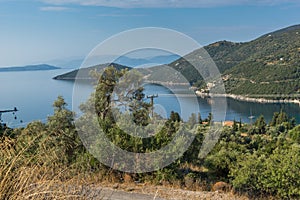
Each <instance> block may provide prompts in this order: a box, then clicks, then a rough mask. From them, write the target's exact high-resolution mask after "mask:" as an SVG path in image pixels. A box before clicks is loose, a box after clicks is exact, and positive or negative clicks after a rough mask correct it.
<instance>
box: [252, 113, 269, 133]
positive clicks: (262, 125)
mask: <svg viewBox="0 0 300 200" xmlns="http://www.w3.org/2000/svg"><path fill="white" fill-rule="evenodd" d="M254 125H255V126H256V127H257V133H258V134H265V133H266V127H267V123H266V121H265V118H264V116H263V115H261V116H259V118H258V119H257V120H256V122H255V123H254Z"/></svg>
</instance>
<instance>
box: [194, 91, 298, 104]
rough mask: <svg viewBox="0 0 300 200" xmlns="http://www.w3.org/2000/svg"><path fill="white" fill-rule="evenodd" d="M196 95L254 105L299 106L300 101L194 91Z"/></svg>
mask: <svg viewBox="0 0 300 200" xmlns="http://www.w3.org/2000/svg"><path fill="white" fill-rule="evenodd" d="M196 95H197V96H199V97H227V98H232V99H235V100H239V101H246V102H255V103H295V104H298V105H299V106H300V100H298V99H279V100H276V99H265V98H253V97H247V96H242V95H235V94H210V93H203V92H200V91H196Z"/></svg>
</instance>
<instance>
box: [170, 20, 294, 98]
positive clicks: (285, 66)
mask: <svg viewBox="0 0 300 200" xmlns="http://www.w3.org/2000/svg"><path fill="white" fill-rule="evenodd" d="M204 49H205V50H206V51H207V52H208V53H209V55H210V56H211V58H212V59H213V60H214V61H215V63H216V65H217V66H218V68H219V70H220V72H221V73H222V75H223V79H224V83H225V88H226V92H227V93H231V94H241V95H249V96H255V97H258V96H265V95H266V96H268V95H271V96H272V98H282V97H281V96H291V95H297V94H299V93H300V25H296V26H291V27H288V28H285V29H281V30H278V31H275V32H272V33H268V34H265V35H263V36H261V37H259V38H257V39H255V40H253V41H250V42H245V43H233V42H228V41H220V42H216V43H214V44H211V45H208V46H206V47H204ZM201 51H202V50H201V49H199V50H196V51H195V52H192V53H191V54H190V55H187V56H188V57H189V58H195V59H197V58H198V56H200V55H201ZM170 66H171V67H173V68H174V69H176V70H178V71H179V72H181V73H182V74H183V75H184V76H185V77H187V78H188V80H190V82H191V83H194V84H195V83H196V82H197V83H196V85H197V86H199V87H202V88H203V87H205V85H206V83H204V82H203V81H201V80H202V77H201V76H200V74H199V73H198V72H197V71H196V70H195V69H193V67H192V66H191V65H190V63H188V62H187V61H186V60H185V59H184V58H181V59H179V60H177V61H174V62H173V63H171V64H170Z"/></svg>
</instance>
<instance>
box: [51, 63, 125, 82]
mask: <svg viewBox="0 0 300 200" xmlns="http://www.w3.org/2000/svg"><path fill="white" fill-rule="evenodd" d="M108 66H113V67H115V68H116V69H118V70H122V69H131V68H130V67H127V66H124V65H120V64H116V63H111V64H101V65H96V66H92V67H87V68H81V69H76V70H73V71H71V72H68V73H65V74H62V75H58V76H55V77H54V78H53V79H54V80H89V79H92V77H91V76H90V72H91V71H93V70H99V69H103V68H105V67H108Z"/></svg>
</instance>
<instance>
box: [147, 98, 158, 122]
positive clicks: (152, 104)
mask: <svg viewBox="0 0 300 200" xmlns="http://www.w3.org/2000/svg"><path fill="white" fill-rule="evenodd" d="M157 97H158V94H156V95H148V96H147V99H151V115H152V118H153V116H154V98H157Z"/></svg>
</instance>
